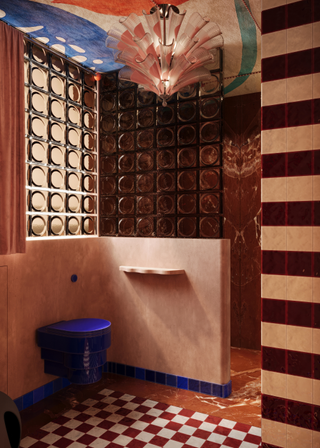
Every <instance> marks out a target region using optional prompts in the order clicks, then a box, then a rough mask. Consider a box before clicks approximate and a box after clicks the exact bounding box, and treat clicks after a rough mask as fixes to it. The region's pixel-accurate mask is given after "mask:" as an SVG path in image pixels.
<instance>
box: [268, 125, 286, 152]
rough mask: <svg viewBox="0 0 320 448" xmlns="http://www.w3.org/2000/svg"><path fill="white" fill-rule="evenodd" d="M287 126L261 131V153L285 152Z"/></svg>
mask: <svg viewBox="0 0 320 448" xmlns="http://www.w3.org/2000/svg"><path fill="white" fill-rule="evenodd" d="M287 131H288V128H280V129H268V130H265V131H262V132H261V151H262V154H275V153H279V152H287Z"/></svg>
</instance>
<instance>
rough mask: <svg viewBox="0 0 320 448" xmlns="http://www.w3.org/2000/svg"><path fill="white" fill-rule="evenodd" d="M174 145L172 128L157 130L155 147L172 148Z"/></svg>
mask: <svg viewBox="0 0 320 448" xmlns="http://www.w3.org/2000/svg"><path fill="white" fill-rule="evenodd" d="M174 144H175V138H174V128H161V129H158V130H157V146H173V145H174Z"/></svg>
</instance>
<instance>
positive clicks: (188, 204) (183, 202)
mask: <svg viewBox="0 0 320 448" xmlns="http://www.w3.org/2000/svg"><path fill="white" fill-rule="evenodd" d="M196 212H197V196H196V195H195V194H183V195H181V196H178V213H181V214H183V215H186V214H189V213H196Z"/></svg>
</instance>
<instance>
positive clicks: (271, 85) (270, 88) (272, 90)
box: [261, 79, 287, 106]
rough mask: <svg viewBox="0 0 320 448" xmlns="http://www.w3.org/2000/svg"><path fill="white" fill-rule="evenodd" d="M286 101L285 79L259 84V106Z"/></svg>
mask: <svg viewBox="0 0 320 448" xmlns="http://www.w3.org/2000/svg"><path fill="white" fill-rule="evenodd" d="M286 102H287V79H278V80H277V81H268V82H263V83H262V84H261V106H272V105H274V104H283V103H286Z"/></svg>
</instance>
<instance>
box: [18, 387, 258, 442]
mask: <svg viewBox="0 0 320 448" xmlns="http://www.w3.org/2000/svg"><path fill="white" fill-rule="evenodd" d="M20 447H21V448H89V447H90V448H105V447H108V448H123V447H129V448H258V447H261V429H260V428H256V427H254V426H250V425H245V424H242V423H236V422H232V421H230V420H226V419H223V418H220V417H214V416H210V415H206V414H202V413H200V412H194V411H190V410H187V409H183V408H179V407H177V406H170V405H168V404H164V403H158V402H157V401H153V400H149V399H145V398H139V397H135V396H133V395H128V394H124V393H122V392H116V391H113V390H109V389H104V390H102V391H101V392H99V393H98V394H97V395H95V396H94V397H93V398H90V399H87V400H85V401H84V402H83V403H81V404H79V405H78V406H76V407H75V408H74V409H72V410H69V411H67V412H66V413H65V414H63V415H62V416H60V417H58V418H57V419H55V420H54V421H52V422H50V423H48V424H47V425H45V426H43V427H42V428H41V429H39V430H38V431H36V432H35V433H33V434H32V436H28V437H25V438H24V439H22V441H21V443H20Z"/></svg>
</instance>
